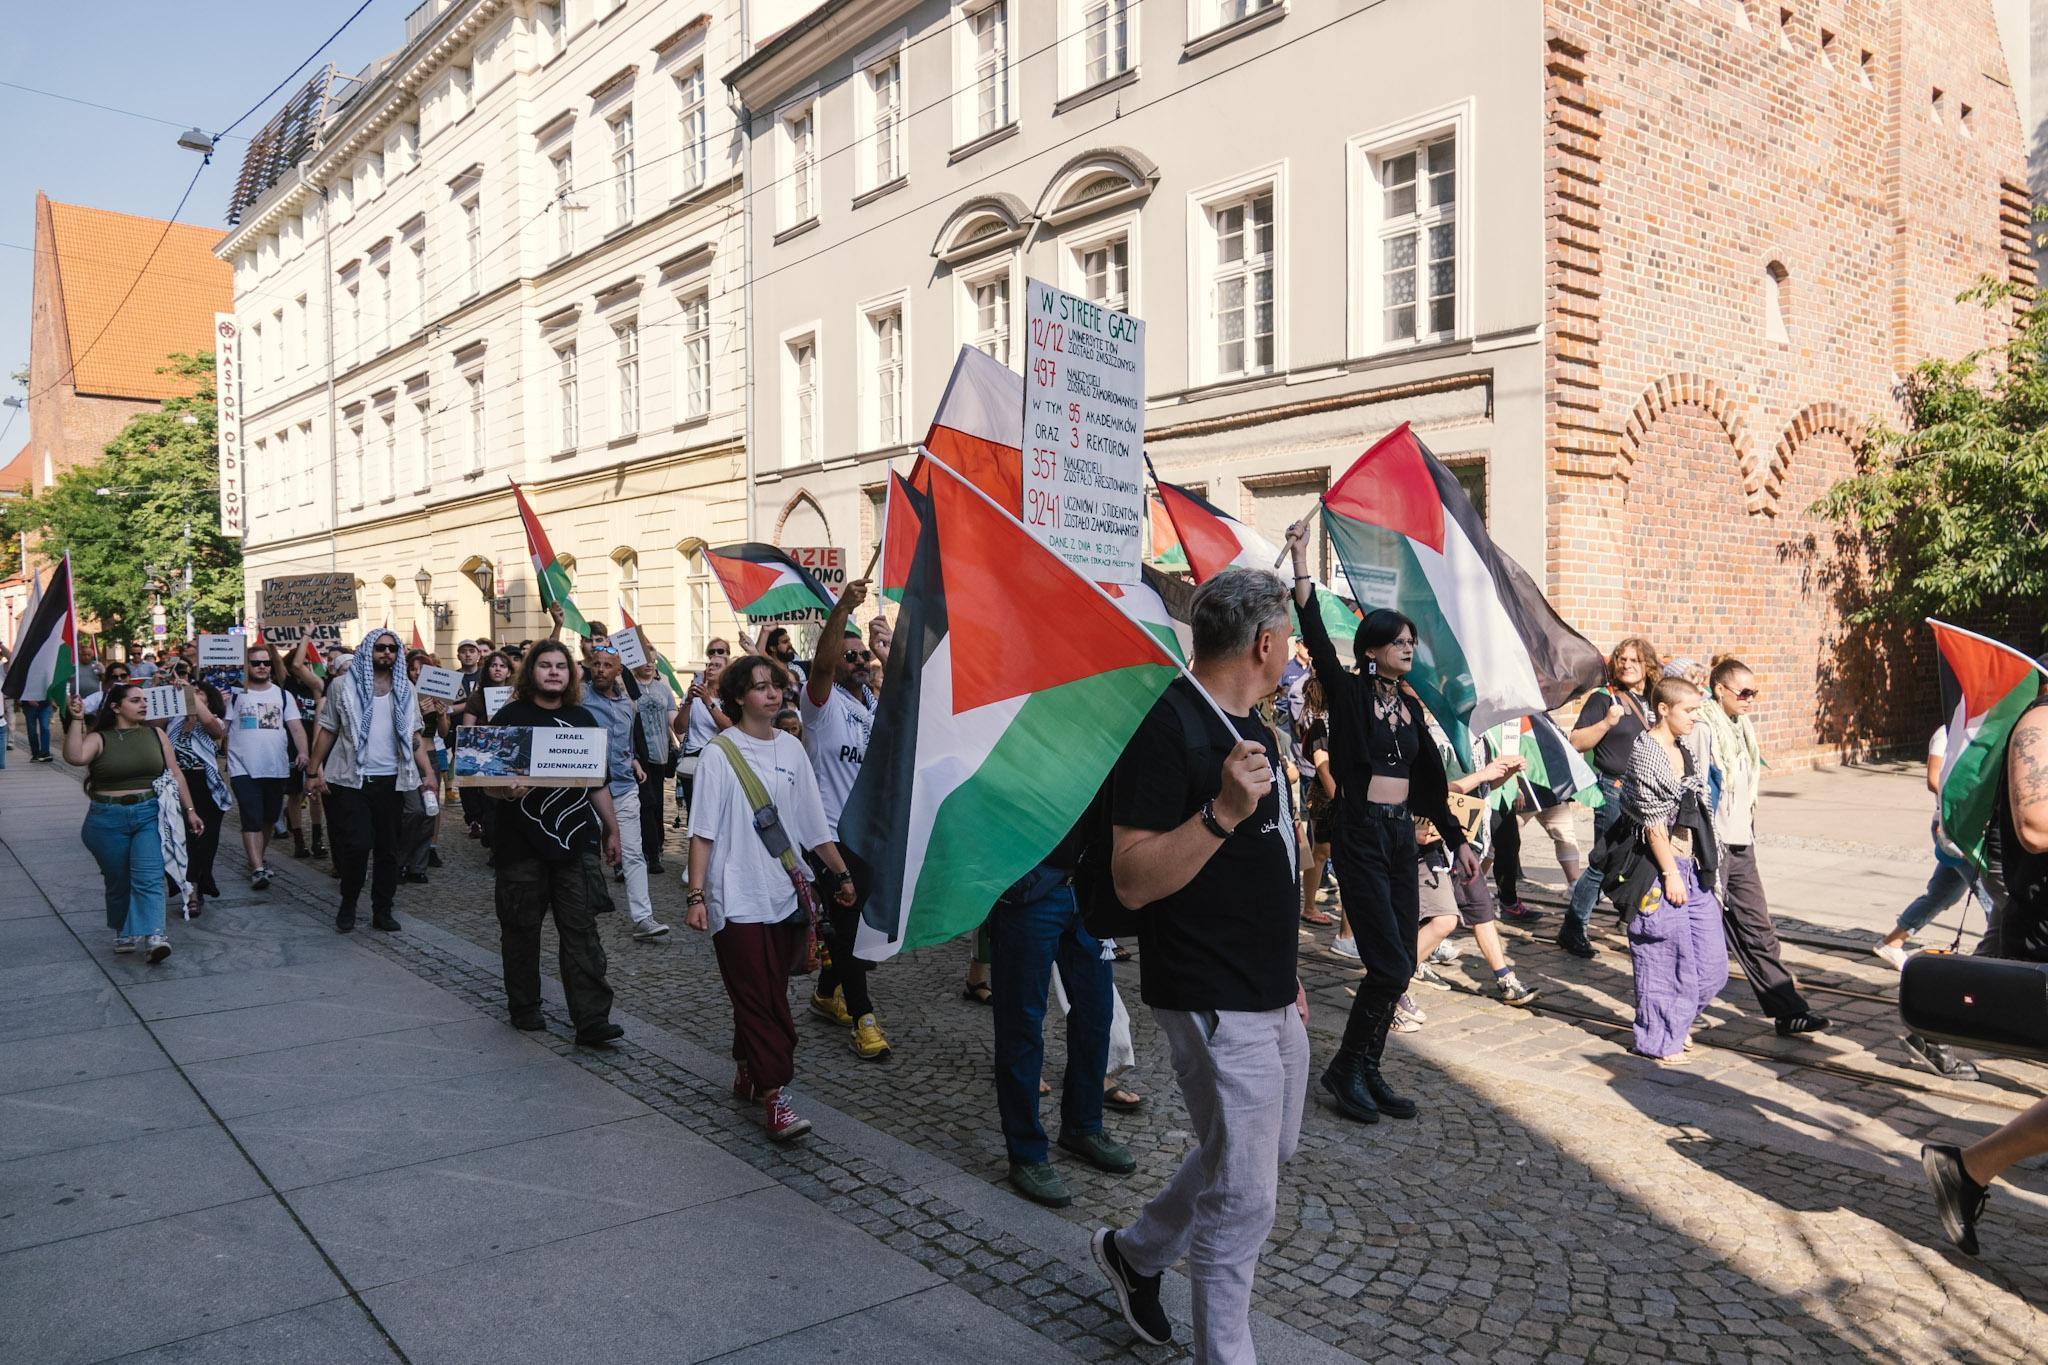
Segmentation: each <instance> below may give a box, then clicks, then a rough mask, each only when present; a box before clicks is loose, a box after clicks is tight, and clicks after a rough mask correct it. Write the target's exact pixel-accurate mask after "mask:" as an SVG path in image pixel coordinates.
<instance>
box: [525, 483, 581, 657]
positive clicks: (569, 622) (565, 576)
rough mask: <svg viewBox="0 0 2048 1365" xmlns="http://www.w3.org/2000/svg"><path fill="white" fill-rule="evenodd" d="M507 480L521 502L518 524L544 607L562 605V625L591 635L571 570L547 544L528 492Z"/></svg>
mask: <svg viewBox="0 0 2048 1365" xmlns="http://www.w3.org/2000/svg"><path fill="white" fill-rule="evenodd" d="M506 482H507V483H511V484H512V500H513V501H514V502H516V503H518V504H519V524H520V525H521V526H523V527H524V528H525V529H526V553H527V554H528V555H529V556H530V557H531V558H532V560H533V581H534V585H535V586H536V587H537V588H539V590H540V605H541V609H542V610H546V609H547V608H549V607H560V608H561V609H562V624H563V625H566V626H567V627H569V629H571V630H573V631H575V632H576V633H577V634H578V635H586V636H587V635H589V634H590V622H588V621H586V620H584V619H583V613H582V612H580V611H578V610H576V604H575V603H574V602H572V601H570V600H569V571H568V570H567V569H564V568H563V567H562V562H561V560H560V559H558V558H556V556H555V547H554V546H552V545H550V544H548V533H547V532H546V531H543V530H541V529H540V518H539V517H536V516H535V515H534V514H533V509H532V508H531V507H529V506H527V505H526V494H524V493H522V492H520V491H519V485H518V483H516V482H514V481H513V480H510V479H507V480H506Z"/></svg>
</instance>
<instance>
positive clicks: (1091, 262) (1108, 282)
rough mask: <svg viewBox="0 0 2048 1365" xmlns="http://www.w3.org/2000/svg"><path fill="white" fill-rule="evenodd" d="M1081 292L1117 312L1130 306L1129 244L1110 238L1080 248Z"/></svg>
mask: <svg viewBox="0 0 2048 1365" xmlns="http://www.w3.org/2000/svg"><path fill="white" fill-rule="evenodd" d="M1081 293H1082V295H1083V297H1085V298H1087V299H1088V300H1090V301H1091V302H1094V303H1099V304H1101V305H1102V306H1103V307H1105V308H1113V309H1115V310H1116V311H1117V312H1119V313H1128V312H1129V311H1130V309H1131V243H1130V239H1129V238H1128V237H1112V238H1110V239H1109V240H1108V241H1106V242H1098V243H1096V244H1095V245H1094V246H1091V247H1085V248H1083V249H1082V251H1081Z"/></svg>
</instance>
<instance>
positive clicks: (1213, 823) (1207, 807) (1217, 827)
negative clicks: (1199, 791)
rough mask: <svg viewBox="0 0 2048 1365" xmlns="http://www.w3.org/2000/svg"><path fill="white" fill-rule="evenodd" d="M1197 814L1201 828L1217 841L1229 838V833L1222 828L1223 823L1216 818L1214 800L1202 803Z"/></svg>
mask: <svg viewBox="0 0 2048 1365" xmlns="http://www.w3.org/2000/svg"><path fill="white" fill-rule="evenodd" d="M1198 813H1199V814H1200V815H1201V817H1202V828H1204V829H1206V830H1208V831H1209V832H1210V833H1211V834H1213V835H1215V836H1216V837H1217V838H1219V839H1228V838H1229V837H1230V835H1231V831H1230V830H1227V829H1225V828H1223V822H1222V821H1220V820H1218V819H1217V818H1216V802H1215V801H1214V800H1209V801H1204V802H1203V803H1202V809H1201V810H1200V812H1198Z"/></svg>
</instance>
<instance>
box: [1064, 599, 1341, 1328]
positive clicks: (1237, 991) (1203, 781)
mask: <svg viewBox="0 0 2048 1365" xmlns="http://www.w3.org/2000/svg"><path fill="white" fill-rule="evenodd" d="M1192 611H1193V624H1194V644H1195V661H1194V665H1193V672H1194V676H1195V679H1196V681H1197V682H1199V683H1200V684H1201V691H1202V692H1205V693H1206V695H1192V696H1190V695H1188V694H1189V693H1194V692H1195V691H1196V689H1194V688H1193V687H1192V686H1191V685H1190V684H1188V683H1187V682H1185V681H1178V682H1175V683H1174V684H1173V686H1174V687H1175V688H1177V689H1186V691H1185V692H1183V694H1182V695H1181V696H1180V697H1178V698H1175V697H1171V696H1169V697H1162V698H1161V699H1160V701H1159V702H1158V703H1157V704H1156V705H1155V706H1154V707H1153V708H1152V712H1151V714H1150V715H1148V716H1147V717H1146V718H1145V721H1144V722H1143V724H1141V725H1140V726H1139V727H1138V731H1137V733H1136V734H1135V735H1133V736H1132V738H1131V742H1130V744H1129V745H1128V746H1127V747H1126V748H1125V750H1124V754H1123V757H1122V758H1121V759H1120V760H1119V761H1118V763H1117V767H1116V772H1115V774H1114V776H1113V777H1112V778H1111V796H1110V804H1111V820H1112V822H1113V824H1114V827H1115V836H1114V838H1115V842H1114V846H1113V851H1112V855H1111V861H1110V870H1111V874H1112V877H1113V879H1114V882H1115V887H1116V894H1117V898H1118V899H1119V900H1121V901H1122V902H1123V903H1124V904H1125V905H1127V906H1130V907H1132V908H1134V909H1143V910H1144V911H1145V912H1146V921H1145V931H1144V940H1145V944H1144V947H1145V950H1144V952H1143V954H1142V955H1140V957H1139V959H1138V966H1139V980H1140V990H1141V993H1142V995H1143V997H1144V1001H1145V1003H1146V1004H1148V1005H1150V1006H1151V1007H1152V1010H1153V1013H1154V1015H1155V1016H1156V1017H1157V1018H1158V1021H1159V1028H1160V1031H1161V1032H1162V1033H1164V1034H1165V1035H1166V1039H1167V1043H1168V1044H1169V1046H1170V1047H1171V1048H1172V1051H1173V1069H1174V1074H1175V1075H1176V1076H1177V1077H1179V1079H1180V1088H1181V1096H1182V1098H1183V1099H1184V1100H1185V1101H1186V1102H1187V1107H1188V1120H1189V1125H1190V1127H1192V1128H1193V1130H1194V1132H1195V1134H1196V1137H1197V1144H1196V1147H1195V1149H1194V1150H1193V1151H1191V1152H1189V1153H1188V1154H1187V1156H1186V1158H1185V1159H1184V1160H1183V1162H1182V1164H1181V1168H1180V1170H1179V1171H1178V1172H1176V1173H1175V1174H1174V1176H1173V1178H1172V1180H1170V1181H1169V1182H1168V1183H1167V1186H1166V1188H1165V1189H1164V1190H1162V1191H1160V1193H1159V1194H1158V1195H1156V1196H1154V1198H1153V1199H1152V1202H1151V1203H1149V1204H1147V1205H1146V1206H1145V1208H1144V1210H1143V1211H1142V1212H1141V1213H1140V1214H1139V1215H1138V1218H1137V1220H1136V1221H1135V1222H1133V1223H1132V1224H1131V1225H1130V1226H1129V1227H1127V1228H1122V1229H1118V1230H1115V1231H1112V1230H1110V1229H1108V1228H1104V1229H1101V1230H1099V1231H1098V1232H1097V1233H1096V1234H1095V1243H1094V1245H1095V1259H1096V1261H1097V1263H1098V1264H1100V1265H1101V1266H1102V1269H1103V1271H1104V1273H1105V1274H1107V1275H1108V1276H1109V1279H1110V1284H1111V1286H1112V1287H1113V1288H1114V1289H1115V1291H1116V1295H1117V1301H1118V1303H1119V1304H1120V1306H1121V1307H1122V1309H1123V1313H1124V1318H1125V1320H1126V1321H1127V1322H1129V1323H1130V1325H1131V1328H1132V1330H1134V1331H1135V1332H1137V1333H1138V1335H1139V1336H1140V1337H1142V1338H1143V1339H1144V1340H1146V1341H1148V1342H1151V1343H1153V1344H1155V1345H1159V1344H1163V1343H1165V1342H1168V1341H1171V1340H1172V1339H1173V1329H1172V1326H1171V1324H1169V1323H1168V1322H1167V1320H1166V1315H1165V1313H1164V1311H1163V1310H1162V1309H1161V1308H1160V1305H1159V1277H1160V1276H1161V1274H1163V1273H1164V1272H1165V1270H1166V1268H1167V1267H1168V1266H1170V1265H1172V1264H1173V1263H1174V1262H1176V1261H1178V1260H1180V1259H1181V1257H1182V1256H1183V1255H1185V1256H1186V1257H1187V1258H1188V1272H1187V1273H1188V1279H1189V1281H1190V1282H1192V1284H1193V1286H1194V1296H1195V1330H1196V1332H1197V1334H1198V1335H1199V1336H1200V1338H1201V1340H1200V1342H1199V1343H1198V1344H1197V1346H1196V1351H1195V1354H1196V1358H1197V1359H1201V1360H1215V1361H1226V1360H1229V1361H1237V1360H1250V1359H1252V1358H1253V1357H1252V1344H1251V1317H1250V1315H1251V1296H1252V1275H1253V1272H1254V1271H1255V1270H1256V1269H1257V1266H1258V1258H1259V1248H1260V1247H1261V1246H1262V1245H1263V1244H1264V1242H1265V1240H1266V1234H1267V1233H1268V1232H1269V1231H1270V1230H1271V1229H1272V1226H1273V1211H1274V1204H1275V1200H1276V1198H1277V1195H1278V1190H1279V1183H1280V1165H1281V1163H1282V1162H1284V1161H1286V1160H1287V1159H1288V1158H1289V1157H1291V1156H1292V1155H1293V1154H1294V1148H1295V1142H1296V1140H1297V1139H1298V1138H1299V1136H1300V1133H1301V1111H1302V1105H1303V1103H1304V1101H1305V1100H1306V1098H1307V1093H1308V1029H1307V1024H1308V1007H1307V1003H1306V1000H1305V997H1304V996H1303V995H1302V991H1301V983H1300V980H1299V978H1298V977H1297V976H1296V975H1295V953H1296V939H1295V917H1296V913H1297V908H1298V907H1297V903H1296V890H1295V867H1296V862H1295V848H1294V815H1293V810H1292V802H1291V801H1290V800H1289V798H1288V794H1287V784H1286V783H1285V782H1284V781H1282V780H1280V777H1279V772H1278V769H1279V764H1280V761H1281V758H1282V754H1281V751H1280V747H1279V740H1278V737H1277V736H1275V735H1274V734H1273V732H1272V731H1270V730H1268V729H1267V728H1266V726H1265V724H1264V723H1263V722H1261V721H1260V720H1259V718H1258V716H1257V714H1256V713H1255V710H1254V708H1255V707H1256V706H1257V705H1258V703H1259V702H1260V701H1261V700H1262V699H1263V698H1265V697H1266V696H1268V695H1270V694H1271V693H1272V691H1273V689H1274V687H1275V686H1276V685H1278V683H1279V680H1280V672H1281V669H1282V668H1283V667H1285V665H1286V663H1287V652H1288V651H1287V632H1288V617H1287V589H1286V586H1285V585H1284V584H1283V583H1281V581H1280V580H1279V578H1278V577H1276V576H1275V575H1273V574H1270V573H1264V572H1261V571H1258V570H1254V569H1228V570H1225V571H1224V572H1222V573H1220V574H1217V575H1216V576H1215V577H1214V578H1211V579H1209V580H1208V581H1207V582H1205V583H1204V584H1202V586H1201V587H1200V588H1198V589H1196V591H1195V595H1194V601H1193V604H1192ZM1212 699H1213V700H1212ZM1219 707H1220V708H1221V710H1222V712H1223V713H1225V714H1227V715H1228V716H1229V718H1230V719H1229V725H1228V727H1226V726H1225V724H1224V720H1223V717H1222V716H1220V715H1218V714H1217V710H1218V708H1219ZM1184 717H1198V718H1199V720H1198V721H1196V722H1195V723H1196V725H1197V727H1198V729H1199V731H1200V732H1199V733H1189V730H1188V723H1187V721H1185V720H1184Z"/></svg>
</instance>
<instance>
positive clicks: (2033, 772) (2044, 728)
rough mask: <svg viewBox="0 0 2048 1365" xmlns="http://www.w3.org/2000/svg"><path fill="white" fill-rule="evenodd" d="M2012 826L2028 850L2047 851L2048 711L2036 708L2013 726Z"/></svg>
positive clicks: (2008, 756) (2008, 757)
mask: <svg viewBox="0 0 2048 1365" xmlns="http://www.w3.org/2000/svg"><path fill="white" fill-rule="evenodd" d="M2005 780H2006V787H2007V789H2008V791H2009V792H2010V794H2011V801H2012V827H2013V831H2014V833H2016V834H2017V835H2018V836H2019V841H2020V843H2021V844H2022V845H2023V846H2024V847H2025V848H2026V850H2027V852H2029V853H2048V710H2044V709H2039V708H2037V709H2035V710H2032V711H2029V712H2028V713H2027V714H2026V715H2024V716H2022V717H2021V718H2020V723H2019V724H2018V725H2015V726H2014V727H2013V731H2012V743H2010V744H2009V745H2007V746H2006V752H2005Z"/></svg>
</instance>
